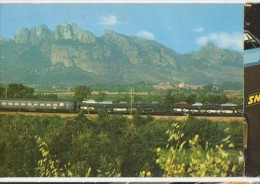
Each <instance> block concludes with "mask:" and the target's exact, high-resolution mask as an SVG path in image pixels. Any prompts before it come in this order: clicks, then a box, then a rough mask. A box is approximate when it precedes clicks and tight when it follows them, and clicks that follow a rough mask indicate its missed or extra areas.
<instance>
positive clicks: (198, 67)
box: [0, 23, 243, 85]
mask: <svg viewBox="0 0 260 184" xmlns="http://www.w3.org/2000/svg"><path fill="white" fill-rule="evenodd" d="M0 47H1V62H0V83H8V82H19V83H24V84H38V85H42V84H60V83H62V84H82V83H84V84H85V83H87V84H89V83H133V82H139V81H144V82H154V83H156V82H166V81H173V82H176V81H178V82H186V83H190V84H205V83H222V82H225V81H232V82H236V81H242V77H243V76H242V73H243V70H242V62H243V59H242V54H241V53H239V52H235V51H231V50H225V49H220V48H217V47H216V46H214V45H213V44H208V45H206V46H205V47H203V48H201V49H200V50H199V51H198V52H195V53H190V54H184V55H182V54H179V53H176V52H175V51H174V50H172V49H169V48H167V47H165V46H163V45H161V44H159V43H158V42H156V41H151V40H145V39H141V38H138V37H133V36H126V35H122V34H119V33H116V32H115V31H111V30H108V31H106V32H105V34H104V35H103V36H100V37H96V36H95V35H94V34H92V33H91V32H89V31H87V30H82V29H81V28H80V27H78V26H77V25H75V24H72V25H70V24H67V23H63V24H60V25H58V26H57V27H56V28H55V29H54V30H53V31H51V30H49V29H48V28H47V27H46V26H43V25H42V26H37V27H34V28H31V29H27V28H22V29H21V30H20V31H19V32H18V33H17V35H16V36H15V37H14V38H13V39H10V40H3V39H1V40H0Z"/></svg>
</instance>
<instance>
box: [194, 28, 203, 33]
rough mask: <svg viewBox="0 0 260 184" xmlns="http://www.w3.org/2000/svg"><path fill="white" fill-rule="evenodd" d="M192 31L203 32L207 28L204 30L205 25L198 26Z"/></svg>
mask: <svg viewBox="0 0 260 184" xmlns="http://www.w3.org/2000/svg"><path fill="white" fill-rule="evenodd" d="M192 31H193V32H197V33H202V32H204V31H205V30H204V28H203V27H197V28H195V29H193V30H192Z"/></svg>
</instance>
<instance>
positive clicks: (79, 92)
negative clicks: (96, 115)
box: [74, 85, 92, 101]
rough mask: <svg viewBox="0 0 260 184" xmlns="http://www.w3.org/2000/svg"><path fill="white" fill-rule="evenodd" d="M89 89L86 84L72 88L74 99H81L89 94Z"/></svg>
mask: <svg viewBox="0 0 260 184" xmlns="http://www.w3.org/2000/svg"><path fill="white" fill-rule="evenodd" d="M91 91H92V90H91V89H90V88H89V87H88V86H84V85H79V86H77V87H76V88H75V89H74V99H75V100H77V101H83V100H84V99H85V98H88V97H89V96H90V95H91Z"/></svg>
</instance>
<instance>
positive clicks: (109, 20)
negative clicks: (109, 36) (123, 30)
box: [100, 15, 118, 26]
mask: <svg viewBox="0 0 260 184" xmlns="http://www.w3.org/2000/svg"><path fill="white" fill-rule="evenodd" d="M100 24H102V25H109V26H113V25H116V24H118V20H117V18H116V16H114V15H108V16H104V17H102V20H101V22H100Z"/></svg>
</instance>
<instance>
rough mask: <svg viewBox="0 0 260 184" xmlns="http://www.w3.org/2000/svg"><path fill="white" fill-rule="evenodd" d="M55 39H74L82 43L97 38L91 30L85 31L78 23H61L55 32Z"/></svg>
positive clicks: (90, 41) (91, 41)
mask: <svg viewBox="0 0 260 184" xmlns="http://www.w3.org/2000/svg"><path fill="white" fill-rule="evenodd" d="M53 36H54V38H55V40H63V39H64V40H74V41H78V42H82V43H93V42H95V40H96V37H95V35H93V34H92V33H90V32H89V31H83V30H82V29H80V28H79V27H78V26H77V25H76V24H73V25H70V24H67V23H63V24H60V25H59V26H57V27H56V28H55V30H54V32H53Z"/></svg>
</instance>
